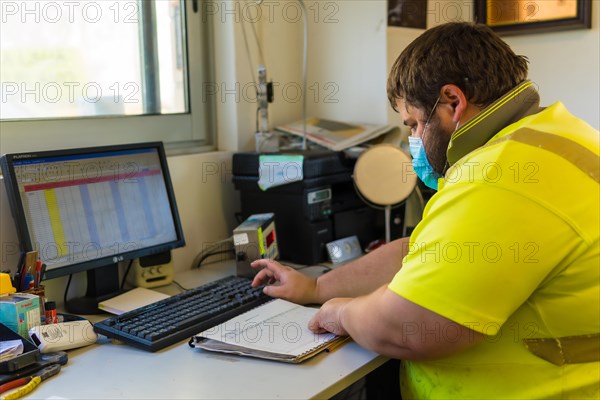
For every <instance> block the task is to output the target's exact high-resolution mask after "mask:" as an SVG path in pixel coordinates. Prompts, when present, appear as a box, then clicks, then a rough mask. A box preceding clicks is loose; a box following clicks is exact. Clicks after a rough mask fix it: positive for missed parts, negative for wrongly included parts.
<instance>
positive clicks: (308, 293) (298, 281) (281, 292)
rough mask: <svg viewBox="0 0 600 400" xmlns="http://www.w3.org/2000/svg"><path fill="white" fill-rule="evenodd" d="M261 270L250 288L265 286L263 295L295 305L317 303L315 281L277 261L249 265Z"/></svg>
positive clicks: (258, 261) (263, 261)
mask: <svg viewBox="0 0 600 400" xmlns="http://www.w3.org/2000/svg"><path fill="white" fill-rule="evenodd" d="M250 265H251V266H252V268H262V269H261V270H260V271H258V273H257V274H256V276H255V277H254V280H253V281H252V287H257V286H260V285H262V284H266V285H268V286H265V288H264V290H263V291H264V293H265V294H267V295H269V296H271V297H279V298H282V299H284V300H288V301H291V302H293V303H297V304H309V303H316V302H317V296H316V291H317V280H316V279H315V278H311V277H309V276H306V275H304V274H302V273H300V272H298V271H296V270H295V269H293V268H291V267H288V266H286V265H281V264H280V263H278V262H277V261H273V260H267V259H261V260H256V261H254V262H252V264H250Z"/></svg>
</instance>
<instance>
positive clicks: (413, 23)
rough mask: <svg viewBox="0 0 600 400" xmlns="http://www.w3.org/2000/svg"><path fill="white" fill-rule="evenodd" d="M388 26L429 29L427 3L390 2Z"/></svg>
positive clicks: (393, 0) (408, 0)
mask: <svg viewBox="0 0 600 400" xmlns="http://www.w3.org/2000/svg"><path fill="white" fill-rule="evenodd" d="M388 26H399V27H404V28H419V29H425V28H427V1H425V0H388Z"/></svg>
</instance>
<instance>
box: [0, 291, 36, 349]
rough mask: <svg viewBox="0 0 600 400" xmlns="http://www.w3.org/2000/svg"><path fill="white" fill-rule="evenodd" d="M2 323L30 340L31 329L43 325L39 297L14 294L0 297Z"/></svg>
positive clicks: (0, 319) (0, 320)
mask: <svg viewBox="0 0 600 400" xmlns="http://www.w3.org/2000/svg"><path fill="white" fill-rule="evenodd" d="M0 322H2V323H3V324H4V325H6V326H7V327H9V328H10V329H11V330H13V331H14V332H16V333H18V334H19V335H21V336H22V337H24V338H26V339H29V333H28V331H29V329H31V328H33V327H34V326H38V325H40V323H41V321H40V299H39V296H36V295H35V294H29V293H13V294H9V295H7V296H2V297H0Z"/></svg>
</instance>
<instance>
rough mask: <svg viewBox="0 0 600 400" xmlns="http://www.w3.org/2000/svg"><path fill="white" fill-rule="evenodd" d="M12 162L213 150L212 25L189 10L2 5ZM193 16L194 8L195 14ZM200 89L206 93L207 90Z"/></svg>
mask: <svg viewBox="0 0 600 400" xmlns="http://www.w3.org/2000/svg"><path fill="white" fill-rule="evenodd" d="M0 6H1V10H0V12H1V13H0V15H1V19H2V21H1V22H2V24H1V25H0V26H1V27H0V37H2V40H1V41H0V50H1V57H0V77H1V90H0V94H1V99H0V100H1V103H0V119H1V120H2V122H0V124H1V125H0V130H1V138H0V150H1V152H3V153H6V152H14V151H24V150H32V148H31V143H36V144H37V145H38V146H39V149H40V150H41V149H45V148H56V147H73V146H84V145H87V146H89V145H101V144H115V143H125V142H137V141H151V140H162V141H165V142H166V143H178V142H179V143H180V142H185V143H187V144H188V145H189V142H194V143H195V144H197V145H208V144H210V142H211V139H212V138H211V137H210V135H209V134H208V132H210V131H211V129H210V127H211V120H210V118H209V117H210V115H211V114H212V113H211V111H212V109H211V104H210V103H209V102H207V99H203V98H202V94H201V93H200V91H201V88H202V84H201V82H203V81H206V80H208V79H207V78H208V77H207V73H208V71H207V69H208V68H206V66H207V64H208V63H206V62H203V60H204V61H205V60H206V59H210V55H209V47H208V46H207V40H206V38H207V37H208V34H207V32H208V29H209V27H208V26H207V21H206V19H205V20H204V22H203V21H202V19H201V17H200V15H199V14H198V13H195V12H193V11H192V7H191V2H185V1H184V0H142V1H135V0H98V1H90V0H80V1H40V0H35V1H10V0H0ZM186 6H187V8H186ZM199 89H200V90H199Z"/></svg>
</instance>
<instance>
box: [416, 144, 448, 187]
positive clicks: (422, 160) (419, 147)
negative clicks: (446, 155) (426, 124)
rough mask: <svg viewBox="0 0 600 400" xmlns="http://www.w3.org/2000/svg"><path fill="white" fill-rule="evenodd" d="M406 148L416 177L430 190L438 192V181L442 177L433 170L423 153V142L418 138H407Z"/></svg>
mask: <svg viewBox="0 0 600 400" xmlns="http://www.w3.org/2000/svg"><path fill="white" fill-rule="evenodd" d="M408 146H409V147H408V148H409V150H410V155H411V156H412V166H413V168H414V170H415V172H416V173H417V176H418V177H419V178H420V179H421V180H422V181H423V183H424V184H425V185H426V186H428V187H430V188H432V189H433V190H438V179H439V178H441V177H442V175H441V174H439V173H437V172H436V171H434V170H433V167H432V166H431V164H429V160H428V159H427V154H426V153H425V147H424V146H423V140H421V138H419V137H413V136H409V137H408Z"/></svg>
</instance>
